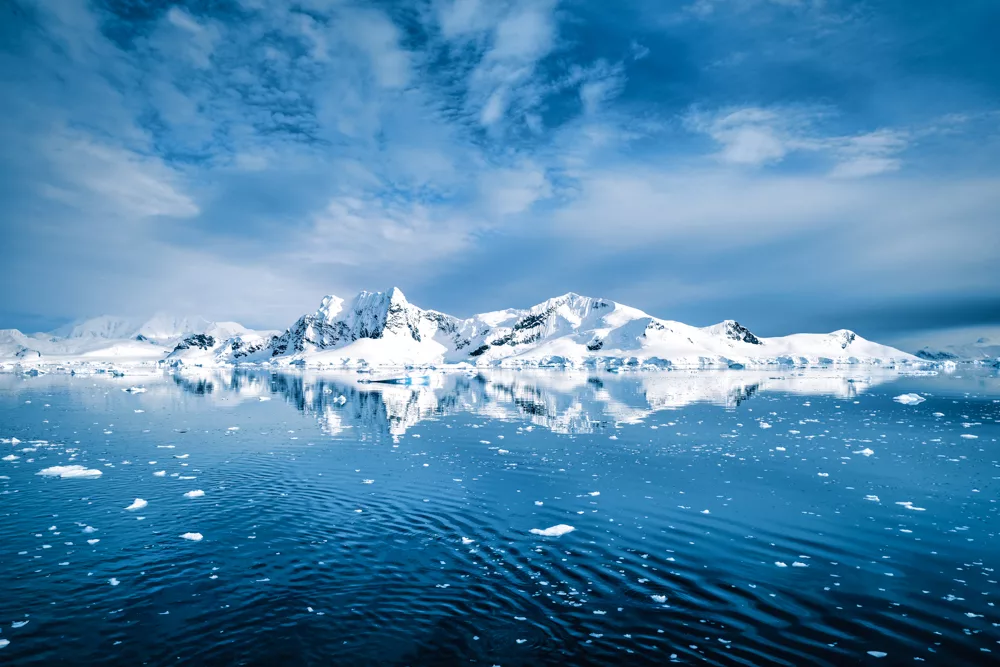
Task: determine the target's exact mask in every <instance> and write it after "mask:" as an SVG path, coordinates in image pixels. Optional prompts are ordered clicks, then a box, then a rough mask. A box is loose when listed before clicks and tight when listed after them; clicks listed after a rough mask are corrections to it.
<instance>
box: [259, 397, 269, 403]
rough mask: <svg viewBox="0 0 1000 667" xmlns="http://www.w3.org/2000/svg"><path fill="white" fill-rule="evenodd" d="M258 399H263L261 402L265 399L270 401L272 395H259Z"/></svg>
mask: <svg viewBox="0 0 1000 667" xmlns="http://www.w3.org/2000/svg"><path fill="white" fill-rule="evenodd" d="M257 400H258V401H261V402H264V401H270V400H271V397H270V396H258V397H257Z"/></svg>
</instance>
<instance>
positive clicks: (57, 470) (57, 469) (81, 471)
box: [35, 465, 104, 479]
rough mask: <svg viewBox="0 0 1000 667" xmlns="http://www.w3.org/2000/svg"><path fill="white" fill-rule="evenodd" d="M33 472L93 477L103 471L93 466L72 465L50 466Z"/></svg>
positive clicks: (62, 477)
mask: <svg viewBox="0 0 1000 667" xmlns="http://www.w3.org/2000/svg"><path fill="white" fill-rule="evenodd" d="M35 474H37V475H42V476H43V477H59V478H61V479H94V478H95V477H100V476H101V475H102V474H104V473H103V472H101V471H100V470H97V469H94V468H87V467H85V466H77V465H73V466H52V467H51V468H44V469H42V470H39V471H38V472H37V473H35Z"/></svg>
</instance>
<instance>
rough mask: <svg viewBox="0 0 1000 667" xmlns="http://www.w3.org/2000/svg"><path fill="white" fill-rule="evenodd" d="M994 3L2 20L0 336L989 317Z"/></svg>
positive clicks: (778, 2) (20, 9) (5, 16)
mask: <svg viewBox="0 0 1000 667" xmlns="http://www.w3.org/2000/svg"><path fill="white" fill-rule="evenodd" d="M997 25H1000V4H997V3H996V2H993V1H992V0H965V1H964V2H961V3H941V2H931V1H927V0H908V1H906V2H903V1H902V0H897V1H884V2H848V1H846V0H845V1H841V0H685V1H683V2H667V1H666V0H663V1H654V0H640V1H628V0H626V1H620V2H613V3H611V2H604V1H601V0H572V1H563V2H559V1H556V0H545V1H538V2H503V1H500V0H489V1H487V0H457V1H456V0H424V1H419V2H418V1H416V0H406V1H401V2H367V3H360V2H349V1H347V0H301V1H299V2H271V1H267V0H213V1H211V2H210V1H208V0H201V1H196V0H192V1H189V2H178V3H170V2H155V1H153V0H103V1H94V2H87V1H84V0H12V2H5V3H3V4H2V5H0V77H2V84H0V85H2V91H3V94H2V95H0V113H2V114H3V118H4V122H3V123H2V124H0V142H2V144H0V145H2V148H3V150H2V154H0V173H2V178H0V202H2V207H0V228H2V234H3V239H4V242H3V244H2V245H0V260H2V261H3V263H4V265H5V268H6V275H7V277H8V278H7V280H5V281H3V283H2V287H0V290H2V292H0V326H6V327H19V328H23V329H27V330H36V329H47V328H52V327H54V326H56V325H58V324H61V323H62V322H64V321H66V320H67V319H73V318H79V317H83V316H88V315H96V314H101V313H115V314H127V315H142V314H148V313H152V312H153V311H164V310H165V311H173V312H180V313H192V314H201V315H204V316H206V317H209V318H213V319H236V320H239V321H242V322H244V323H246V324H248V325H251V326H272V327H284V326H286V325H287V324H288V323H289V322H291V321H292V320H293V319H294V318H295V317H297V316H298V315H299V314H301V313H302V312H306V311H309V310H312V309H314V308H315V306H316V304H317V303H318V301H319V299H320V298H321V297H322V296H323V295H324V294H327V293H336V294H341V295H350V294H353V293H354V292H356V291H358V290H361V289H384V288H388V287H389V286H391V285H398V286H400V287H401V288H402V289H403V291H404V292H406V294H407V296H408V297H409V298H410V300H411V301H413V302H414V303H417V304H418V305H422V306H424V307H431V308H436V309H439V310H444V311H446V312H452V313H454V314H456V315H468V314H471V313H473V312H476V311H479V310H490V309H495V308H500V307H508V306H518V307H522V306H528V305H531V304H533V303H536V302H538V301H541V300H543V299H545V298H547V297H549V296H553V295H556V294H561V293H564V292H567V291H576V292H580V293H584V294H589V295H593V296H603V297H607V298H612V299H616V300H619V301H622V302H624V303H628V304H629V305H634V306H636V307H639V308H643V309H644V310H647V311H649V312H651V313H653V314H655V315H658V316H661V317H667V318H671V319H680V320H683V321H687V322H690V323H692V324H698V325H703V324H710V323H713V322H716V321H719V320H721V319H724V318H736V319H739V320H740V321H741V322H744V323H745V324H747V325H748V326H749V327H750V328H751V329H753V330H755V331H757V332H758V333H761V334H763V335H773V334H780V333H788V332H791V331H824V330H832V329H836V328H840V327H847V328H853V329H856V330H858V331H860V332H861V333H862V334H864V335H868V336H871V337H881V338H885V339H891V338H892V337H894V336H900V335H902V334H903V333H905V332H909V331H912V330H916V329H935V328H945V327H954V326H972V325H986V324H997V323H1000V269H998V268H997V266H998V260H1000V219H998V218H1000V159H998V158H1000V40H997V39H995V34H992V33H991V31H992V30H995V27H996V26H997Z"/></svg>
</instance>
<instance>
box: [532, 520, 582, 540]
mask: <svg viewBox="0 0 1000 667" xmlns="http://www.w3.org/2000/svg"><path fill="white" fill-rule="evenodd" d="M574 530H576V528H574V527H573V526H567V525H566V524H564V523H560V524H559V525H557V526H550V527H549V528H532V529H531V530H530V531H529V532H530V533H531V534H532V535H542V536H543V537H559V536H560V535H565V534H566V533H572V532H573V531H574Z"/></svg>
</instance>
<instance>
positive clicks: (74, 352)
mask: <svg viewBox="0 0 1000 667" xmlns="http://www.w3.org/2000/svg"><path fill="white" fill-rule="evenodd" d="M264 333H265V335H266V336H267V337H268V338H269V337H270V335H272V333H273V332H264ZM192 335H207V336H210V337H212V338H213V340H218V341H219V342H220V343H221V342H223V341H226V340H229V339H232V338H234V337H239V336H252V335H256V332H253V331H251V330H249V329H247V328H246V327H244V326H242V325H241V324H237V323H236V322H209V321H208V320H205V319H203V318H199V317H176V316H172V315H166V314H162V313H161V314H157V315H155V316H153V317H152V318H150V319H148V320H141V319H134V318H125V317H114V316H107V315H105V316H101V317H95V318H91V319H88V320H82V321H78V322H74V323H71V324H68V325H66V326H64V327H61V328H59V329H56V330H54V331H52V332H50V333H36V334H24V333H22V332H20V331H18V330H17V329H4V330H0V362H2V361H7V362H21V363H28V362H34V363H36V364H74V363H121V364H136V363H140V364H157V363H159V362H160V361H161V360H162V359H164V358H166V357H168V356H169V355H170V354H171V353H172V351H174V350H175V349H176V348H177V346H178V345H181V344H182V343H183V341H184V340H185V339H186V338H187V337H189V336H192Z"/></svg>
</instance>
